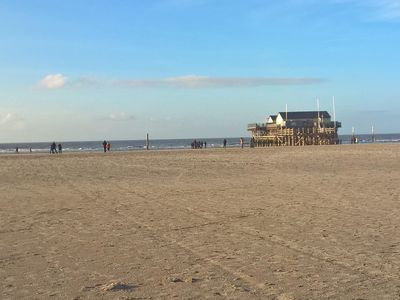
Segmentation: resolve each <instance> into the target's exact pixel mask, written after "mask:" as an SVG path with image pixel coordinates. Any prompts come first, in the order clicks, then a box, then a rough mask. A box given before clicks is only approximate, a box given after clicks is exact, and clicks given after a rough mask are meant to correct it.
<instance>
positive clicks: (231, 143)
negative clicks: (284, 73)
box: [0, 133, 400, 154]
mask: <svg viewBox="0 0 400 300" xmlns="http://www.w3.org/2000/svg"><path fill="white" fill-rule="evenodd" d="M351 137H352V136H351V135H340V136H339V138H340V140H341V143H342V144H350V143H351ZM357 138H358V141H359V143H361V144H370V143H378V144H386V143H400V133H391V134H375V136H374V137H372V136H371V134H359V135H357ZM193 140H194V139H160V140H150V145H149V149H150V150H174V149H177V150H178V149H191V144H192V142H193ZM196 140H197V141H203V142H207V148H221V147H223V140H224V138H202V139H196ZM244 140H245V144H246V146H248V145H249V143H250V138H249V137H248V138H244ZM226 141H227V147H229V148H235V147H236V148H239V147H240V138H239V137H235V138H226ZM52 142H53V141H49V142H40V143H4V144H0V154H1V153H3V154H6V153H15V152H16V148H17V147H18V151H19V152H20V153H29V152H31V151H32V152H33V153H46V152H49V151H50V144H51V143H52ZM55 142H56V143H57V144H59V143H60V144H62V147H63V151H64V152H101V151H103V145H102V143H103V141H71V142H65V141H64V142H59V141H55ZM109 142H110V143H111V151H137V150H143V149H146V141H145V140H110V141H109Z"/></svg>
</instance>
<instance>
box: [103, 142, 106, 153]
mask: <svg viewBox="0 0 400 300" xmlns="http://www.w3.org/2000/svg"><path fill="white" fill-rule="evenodd" d="M103 149H104V152H107V141H106V140H104V141H103Z"/></svg>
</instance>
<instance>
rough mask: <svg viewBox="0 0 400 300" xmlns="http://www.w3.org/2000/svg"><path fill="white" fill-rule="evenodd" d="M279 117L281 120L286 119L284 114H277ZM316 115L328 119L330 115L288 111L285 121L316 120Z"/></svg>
mask: <svg viewBox="0 0 400 300" xmlns="http://www.w3.org/2000/svg"><path fill="white" fill-rule="evenodd" d="M278 114H279V115H281V117H282V118H283V119H286V112H279V113H278ZM318 114H319V116H320V118H330V117H331V115H330V114H329V113H328V112H327V111H320V112H318V111H288V112H287V119H288V120H296V119H317V118H318Z"/></svg>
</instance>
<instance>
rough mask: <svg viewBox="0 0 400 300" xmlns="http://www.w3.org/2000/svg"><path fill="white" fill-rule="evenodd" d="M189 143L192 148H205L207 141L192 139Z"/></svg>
mask: <svg viewBox="0 0 400 300" xmlns="http://www.w3.org/2000/svg"><path fill="white" fill-rule="evenodd" d="M190 145H191V146H192V149H202V148H207V142H206V141H197V140H194V141H193V142H192V143H191V144H190Z"/></svg>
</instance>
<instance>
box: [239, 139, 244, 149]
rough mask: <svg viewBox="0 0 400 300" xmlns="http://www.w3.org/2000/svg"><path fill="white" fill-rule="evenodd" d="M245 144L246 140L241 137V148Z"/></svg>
mask: <svg viewBox="0 0 400 300" xmlns="http://www.w3.org/2000/svg"><path fill="white" fill-rule="evenodd" d="M243 146H244V140H243V138H242V137H241V138H240V148H242V149H243Z"/></svg>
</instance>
